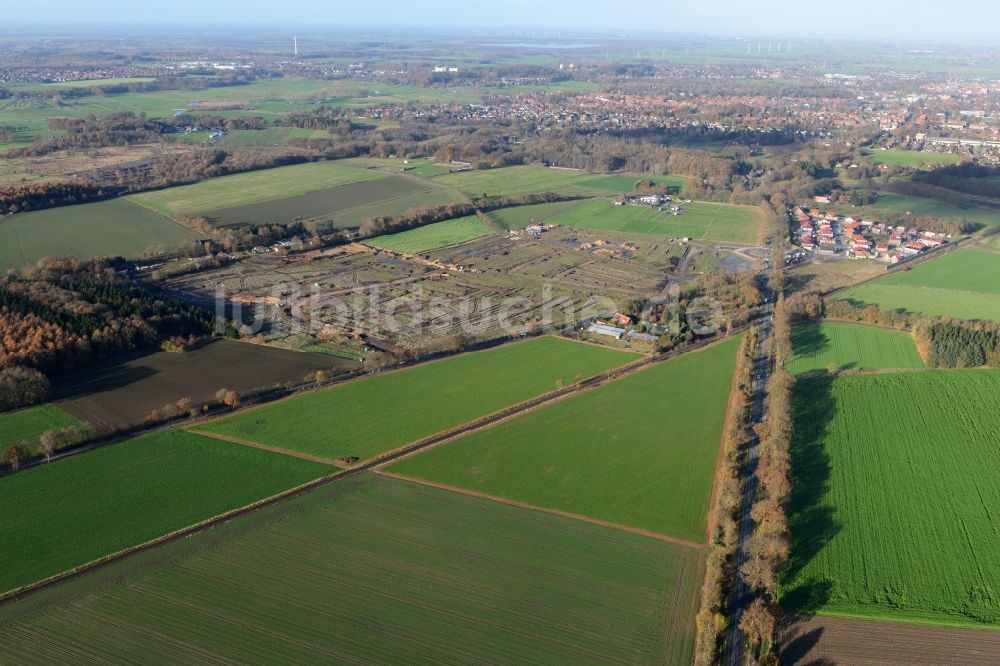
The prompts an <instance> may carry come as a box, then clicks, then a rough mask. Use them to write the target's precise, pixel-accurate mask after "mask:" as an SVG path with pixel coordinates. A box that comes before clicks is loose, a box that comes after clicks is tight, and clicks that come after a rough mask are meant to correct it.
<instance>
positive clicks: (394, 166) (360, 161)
mask: <svg viewBox="0 0 1000 666" xmlns="http://www.w3.org/2000/svg"><path fill="white" fill-rule="evenodd" d="M343 162H344V164H350V165H352V166H360V167H364V168H366V169H371V168H376V169H390V170H393V171H400V172H403V173H407V174H410V175H413V176H420V177H421V178H434V177H435V176H443V175H444V174H446V173H451V171H452V168H451V167H449V166H448V165H446V164H436V163H434V162H433V161H432V160H431V159H430V158H414V159H403V158H402V157H395V158H391V159H390V158H388V157H352V158H348V159H345V160H343Z"/></svg>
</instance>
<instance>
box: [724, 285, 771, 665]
mask: <svg viewBox="0 0 1000 666" xmlns="http://www.w3.org/2000/svg"><path fill="white" fill-rule="evenodd" d="M765 286H766V283H765ZM769 300H771V299H770V297H769ZM772 311H773V302H769V303H768V304H767V305H766V306H765V308H764V320H763V323H762V324H761V326H760V344H759V345H758V348H757V357H756V358H755V359H754V369H753V377H754V379H753V385H752V387H751V393H752V396H751V398H752V401H753V404H752V407H751V410H750V417H751V421H752V422H753V423H760V422H761V421H762V420H763V419H764V416H765V411H764V400H765V398H766V397H767V378H768V376H769V374H770V358H769V357H768V355H767V353H766V351H765V350H764V347H765V345H764V342H765V341H766V340H767V339H768V338H769V337H770V335H771V313H772ZM759 445H760V442H759V441H758V439H757V437H756V436H754V437H753V439H752V440H751V441H750V445H749V447H748V448H747V455H746V460H745V461H744V463H743V470H742V475H743V479H744V486H743V488H744V490H743V505H742V507H741V508H740V519H739V526H740V541H739V547H738V550H737V553H736V572H737V573H736V580H735V582H734V585H733V600H732V604H731V610H730V614H729V636H728V641H727V644H728V646H729V649H728V651H727V653H726V658H725V663H726V664H727V665H728V666H743V664H744V663H746V656H745V654H744V652H745V646H746V640H745V637H744V635H743V632H742V631H740V629H739V621H740V616H741V615H742V614H743V610H744V609H745V608H746V607H747V606H748V605H749V604H750V602H751V601H752V600H753V597H752V595H751V594H750V593H749V590H747V589H746V586H745V585H744V584H743V578H742V577H741V576H740V575H739V569H740V567H741V566H743V563H744V562H745V561H746V557H747V551H746V548H747V540H748V539H749V538H750V534H751V532H752V531H753V521H752V520H750V507H751V506H752V505H753V503H754V499H755V498H756V497H757V477H756V476H755V475H754V472H755V471H756V469H757V459H758V457H759V454H760V446H759Z"/></svg>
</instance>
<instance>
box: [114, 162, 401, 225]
mask: <svg viewBox="0 0 1000 666" xmlns="http://www.w3.org/2000/svg"><path fill="white" fill-rule="evenodd" d="M385 177H386V174H384V173H380V172H378V171H373V170H370V169H358V168H355V167H350V166H345V165H343V164H340V163H339V162H335V161H331V162H310V163H308V164H294V165H292V166H286V167H277V168H274V169H261V170H259V171H249V172H247V173H238V174H234V175H232V176H222V177H221V178H212V179H210V180H205V181H202V182H200V183H195V184H193V185H182V186H180V187H168V188H167V189H164V190H156V191H153V192H143V193H142V194H133V195H131V196H130V197H129V199H131V200H132V201H135V202H136V203H138V204H140V205H142V206H145V207H147V208H150V209H152V210H155V211H157V212H160V213H163V214H164V215H169V216H175V215H202V214H203V213H205V212H207V211H213V210H219V209H220V208H229V207H233V206H244V205H247V204H252V203H261V202H265V201H273V200H275V199H284V198H288V197H292V196H296V195H299V194H305V193H307V192H315V191H317V190H326V189H329V188H333V187H338V186H340V185H348V184H350V183H360V182H363V181H368V180H375V179H377V178H385Z"/></svg>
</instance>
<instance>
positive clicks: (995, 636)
mask: <svg viewBox="0 0 1000 666" xmlns="http://www.w3.org/2000/svg"><path fill="white" fill-rule="evenodd" d="M781 663H782V664H783V665H784V666H806V665H809V664H851V665H852V666H941V665H942V664H996V663H1000V631H992V630H989V629H960V628H955V627H930V626H926V625H919V624H909V623H903V622H886V621H882V620H859V619H853V618H840V617H819V616H817V617H812V618H809V619H804V620H802V621H799V622H795V623H794V624H793V625H792V626H791V627H790V628H789V629H788V630H787V631H786V632H785V636H784V640H783V642H782V645H781Z"/></svg>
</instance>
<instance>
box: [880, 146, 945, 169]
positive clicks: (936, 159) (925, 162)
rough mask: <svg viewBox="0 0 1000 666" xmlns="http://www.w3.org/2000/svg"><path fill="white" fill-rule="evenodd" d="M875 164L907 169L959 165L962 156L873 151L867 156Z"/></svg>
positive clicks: (908, 151) (904, 151)
mask: <svg viewBox="0 0 1000 666" xmlns="http://www.w3.org/2000/svg"><path fill="white" fill-rule="evenodd" d="M867 157H869V158H871V160H872V161H873V162H875V164H893V165H898V166H905V167H918V168H920V167H928V166H934V165H937V164H958V163H959V162H961V161H962V157H961V156H960V155H950V154H948V153H924V152H919V151H915V150H873V151H872V152H870V153H868V154H867Z"/></svg>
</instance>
